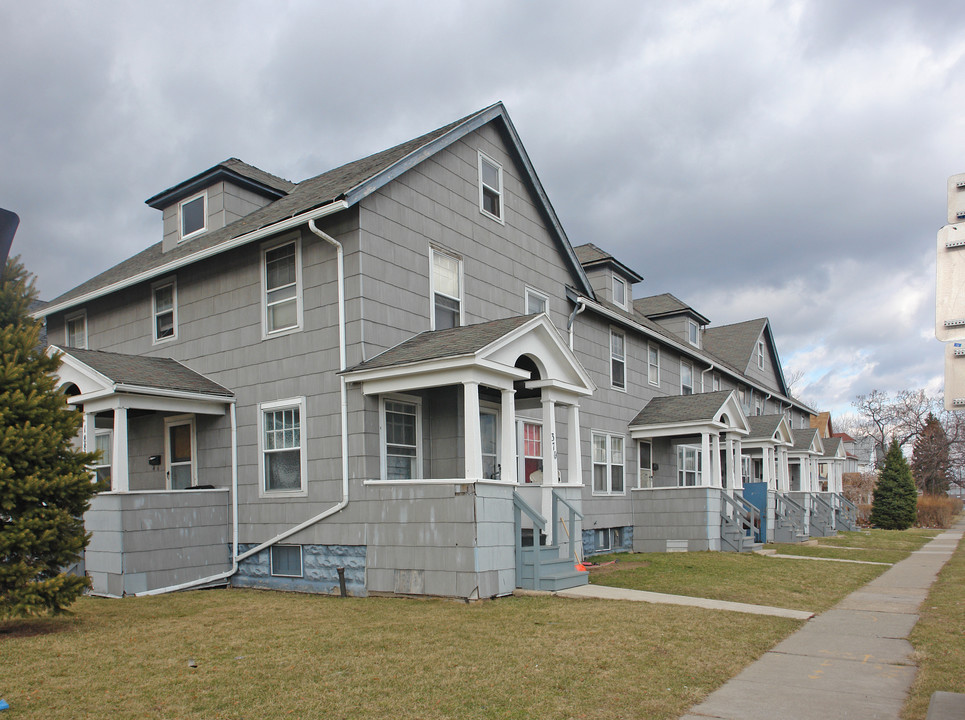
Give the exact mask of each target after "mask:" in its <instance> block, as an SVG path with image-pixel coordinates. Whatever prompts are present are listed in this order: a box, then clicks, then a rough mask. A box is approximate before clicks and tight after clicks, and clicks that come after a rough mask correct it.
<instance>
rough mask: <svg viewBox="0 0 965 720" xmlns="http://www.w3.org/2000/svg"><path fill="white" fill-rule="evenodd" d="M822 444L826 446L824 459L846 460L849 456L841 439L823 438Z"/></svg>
mask: <svg viewBox="0 0 965 720" xmlns="http://www.w3.org/2000/svg"><path fill="white" fill-rule="evenodd" d="M821 443H822V444H823V445H824V457H836V458H844V457H846V456H847V454H846V453H845V452H844V444H843V443H842V441H841V438H839V437H834V436H832V437H829V438H822V439H821Z"/></svg>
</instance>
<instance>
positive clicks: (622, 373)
mask: <svg viewBox="0 0 965 720" xmlns="http://www.w3.org/2000/svg"><path fill="white" fill-rule="evenodd" d="M610 385H611V386H612V387H615V388H616V389H618V390H626V388H627V349H626V335H624V334H623V333H622V332H620V331H619V330H614V329H613V328H610Z"/></svg>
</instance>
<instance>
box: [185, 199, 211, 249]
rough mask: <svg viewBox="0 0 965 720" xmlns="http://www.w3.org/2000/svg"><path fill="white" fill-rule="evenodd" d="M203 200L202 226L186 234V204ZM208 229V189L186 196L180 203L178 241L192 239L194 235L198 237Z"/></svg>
mask: <svg viewBox="0 0 965 720" xmlns="http://www.w3.org/2000/svg"><path fill="white" fill-rule="evenodd" d="M197 200H201V227H200V228H198V229H197V230H192V231H191V232H189V233H188V234H187V235H185V234H184V206H185V205H190V204H191V203H193V202H195V201H197ZM207 231H208V191H207V190H202V191H201V192H199V193H197V194H195V195H192V196H191V197H188V198H185V199H184V200H182V201H181V202H179V203H178V242H183V241H185V240H190V239H191V238H193V237H197V236H198V235H201V234H202V233H205V232H207Z"/></svg>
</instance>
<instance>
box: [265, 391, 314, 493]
mask: <svg viewBox="0 0 965 720" xmlns="http://www.w3.org/2000/svg"><path fill="white" fill-rule="evenodd" d="M259 412H260V416H261V417H260V421H261V428H260V430H261V452H262V467H261V476H262V485H261V488H262V492H263V493H264V494H268V495H272V494H275V493H279V494H282V493H283V494H289V495H291V494H304V492H305V489H306V477H305V476H306V462H305V451H304V446H303V434H302V421H303V419H304V417H305V398H296V399H293V400H279V401H277V402H270V403H262V404H261V405H260V406H259Z"/></svg>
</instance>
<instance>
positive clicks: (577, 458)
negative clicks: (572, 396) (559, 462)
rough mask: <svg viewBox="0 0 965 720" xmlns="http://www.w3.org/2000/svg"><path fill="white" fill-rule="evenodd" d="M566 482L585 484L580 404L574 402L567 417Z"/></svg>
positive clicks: (568, 410) (568, 409)
mask: <svg viewBox="0 0 965 720" xmlns="http://www.w3.org/2000/svg"><path fill="white" fill-rule="evenodd" d="M566 426H567V427H566V430H567V437H568V441H567V447H566V468H567V469H566V482H568V483H569V484H570V485H582V484H583V455H582V451H581V449H580V448H581V445H580V406H579V405H577V404H576V403H573V404H572V405H570V406H569V407H568V408H567V418H566Z"/></svg>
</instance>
